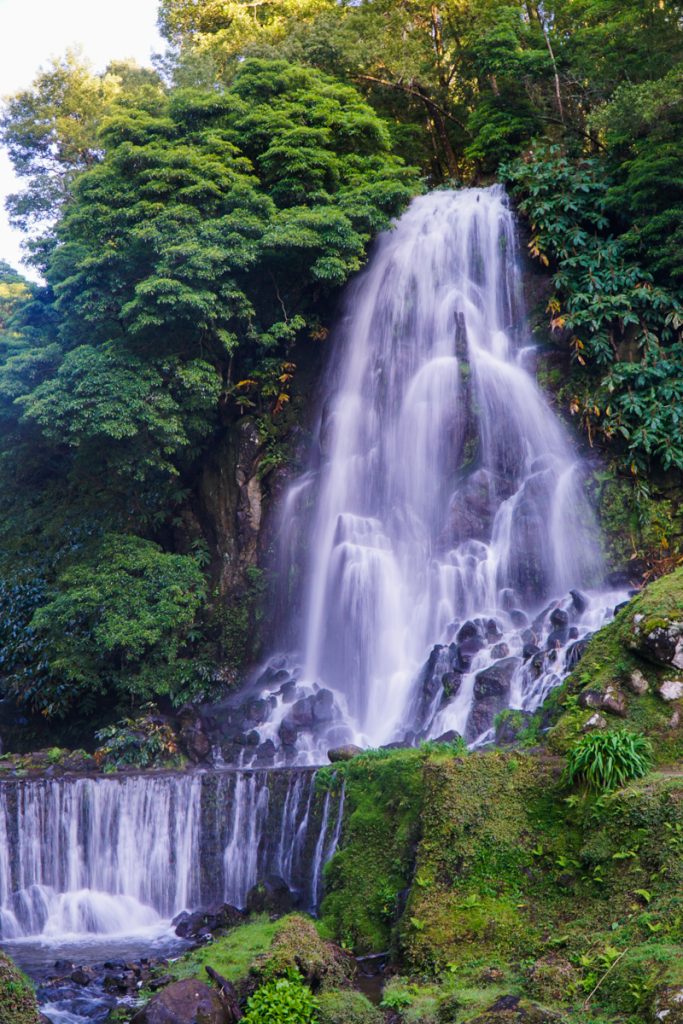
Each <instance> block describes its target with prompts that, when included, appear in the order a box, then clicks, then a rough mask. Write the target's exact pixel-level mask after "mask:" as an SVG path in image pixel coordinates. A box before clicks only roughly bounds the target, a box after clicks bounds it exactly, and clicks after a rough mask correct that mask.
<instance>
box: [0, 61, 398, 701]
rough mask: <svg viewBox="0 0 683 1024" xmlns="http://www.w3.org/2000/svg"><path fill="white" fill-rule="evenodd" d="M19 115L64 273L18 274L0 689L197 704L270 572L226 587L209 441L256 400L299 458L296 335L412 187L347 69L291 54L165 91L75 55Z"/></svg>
mask: <svg viewBox="0 0 683 1024" xmlns="http://www.w3.org/2000/svg"><path fill="white" fill-rule="evenodd" d="M1 131H2V136H3V139H4V141H5V142H6V144H7V146H8V148H9V152H10V157H11V159H12V160H13V161H14V164H15V167H16V170H17V171H18V173H19V175H20V176H22V177H23V178H24V179H25V181H26V182H27V188H26V191H25V192H24V193H22V194H21V195H20V196H19V197H15V198H14V199H13V200H12V202H11V205H12V209H13V211H14V214H13V215H14V216H15V218H16V219H17V222H19V220H21V223H23V224H28V223H31V224H37V223H38V222H42V223H43V224H46V225H47V228H46V231H45V233H44V234H43V235H42V236H38V235H36V236H35V245H34V249H35V252H34V256H35V260H36V262H37V263H38V264H39V265H40V267H41V268H42V269H43V271H44V274H45V277H46V279H47V281H48V286H47V287H45V288H42V289H37V288H34V287H32V286H31V287H29V286H27V285H26V284H25V283H24V282H23V281H22V280H21V278H20V277H18V275H16V274H14V272H13V271H11V269H10V268H7V267H5V266H4V265H3V266H2V267H0V332H1V333H0V423H1V424H2V427H3V430H2V437H1V438H0V538H1V541H2V543H1V544H0V550H1V551H2V554H1V555H0V581H1V582H0V594H1V595H2V597H1V598H0V604H1V606H2V610H3V618H2V623H3V624H2V626H0V629H1V630H2V635H3V636H5V635H6V636H7V645H6V648H5V653H4V654H3V661H2V663H1V664H0V684H1V685H2V688H3V691H4V693H5V694H9V695H10V696H13V697H14V698H16V699H17V700H18V701H21V702H22V703H23V705H24V706H25V707H27V708H30V709H32V710H34V711H39V712H41V713H42V714H43V715H45V716H47V717H55V716H62V717H65V716H66V714H67V712H69V714H73V713H74V709H75V708H76V706H78V708H79V712H80V713H81V714H83V715H86V716H87V715H88V714H89V713H90V711H91V710H92V709H93V707H94V702H95V701H96V700H98V697H99V695H102V694H105V695H106V696H105V700H104V701H102V702H100V706H102V707H104V706H107V707H108V708H109V709H110V712H111V711H113V710H114V709H115V708H116V707H118V706H119V704H121V702H122V701H124V700H125V698H130V699H132V700H133V701H141V700H146V699H148V698H149V697H153V696H155V695H158V694H167V695H169V696H170V697H171V699H172V700H183V699H184V698H185V697H186V696H191V695H193V694H199V693H201V692H204V691H205V689H206V673H205V671H204V668H203V661H204V659H206V660H207V661H208V660H211V661H214V662H215V661H216V660H218V659H220V658H224V660H225V661H226V662H227V663H228V664H229V667H230V668H232V669H235V670H236V669H237V668H241V667H242V665H243V663H244V662H245V661H246V660H247V659H248V658H249V657H250V655H251V653H253V651H254V650H255V649H256V647H257V636H256V633H257V626H258V619H259V616H260V604H261V600H262V594H263V589H264V587H263V584H262V581H261V580H260V578H259V577H258V570H253V573H251V574H249V573H247V574H246V575H245V573H244V566H240V568H239V569H238V568H236V570H235V572H234V581H233V582H234V586H233V590H232V592H231V593H230V594H229V595H228V599H227V600H225V594H224V593H223V590H224V580H223V578H222V575H221V574H222V572H223V568H222V567H223V565H224V560H223V555H222V554H220V555H219V554H218V553H217V551H216V547H217V544H218V543H219V542H220V541H219V537H220V534H221V532H225V530H226V529H227V530H230V529H232V528H233V527H232V525H231V524H230V523H227V524H226V523H224V522H223V521H222V520H221V521H220V522H215V521H214V520H215V518H216V510H215V508H214V507H213V506H212V505H211V500H212V496H211V495H209V494H207V491H206V489H205V488H206V483H205V479H204V466H205V465H206V461H207V460H208V458H209V457H210V452H211V450H212V448H213V445H212V441H214V440H217V441H218V442H219V443H220V442H224V441H225V438H226V435H229V434H230V432H231V431H233V430H234V423H235V421H236V419H237V418H238V416H239V415H240V414H241V413H243V412H244V411H245V409H246V408H250V409H253V410H254V411H255V413H256V415H257V416H259V417H260V418H261V420H262V421H263V423H262V424H261V427H260V429H259V435H260V436H261V437H262V439H263V446H264V449H265V452H264V460H263V466H262V467H261V470H260V471H261V472H262V473H263V474H266V473H267V472H268V469H269V468H273V467H274V466H275V465H277V464H279V462H281V460H282V458H283V453H282V446H281V444H280V442H279V439H278V438H277V436H276V430H277V422H276V420H277V417H281V416H282V414H283V410H284V409H285V406H286V403H287V402H288V401H289V398H290V391H291V383H292V381H293V379H294V372H295V370H296V366H295V364H294V363H293V362H292V361H291V360H290V359H289V353H290V350H291V349H292V347H293V346H294V345H295V344H297V343H299V342H301V341H303V338H304V334H305V332H306V331H307V330H309V331H312V332H315V333H316V334H317V336H324V333H325V328H324V327H323V325H322V322H321V314H322V315H323V316H324V315H326V314H328V311H329V309H330V308H331V305H332V304H331V301H330V300H331V297H332V295H333V293H334V291H335V289H337V288H338V287H339V285H341V284H342V283H343V282H344V281H345V280H346V279H347V278H348V276H349V275H350V274H351V273H353V272H354V271H356V270H357V269H358V268H359V267H360V266H361V265H362V263H363V261H364V258H365V252H366V248H367V245H368V243H369V242H370V240H371V238H372V237H373V235H374V234H375V233H376V232H377V231H378V230H379V229H380V228H381V227H383V226H384V225H385V224H386V223H387V222H388V220H389V218H390V217H391V216H393V215H394V214H395V213H397V212H398V211H399V210H400V209H401V208H402V206H403V205H404V204H405V202H406V201H407V200H408V199H409V198H410V196H411V195H412V194H413V193H414V191H415V190H416V189H417V187H418V183H417V181H416V177H415V174H414V172H413V171H411V170H409V169H406V168H405V166H404V165H403V163H402V162H401V160H400V159H399V158H398V157H396V156H395V155H394V154H393V153H392V152H391V141H390V137H389V132H388V130H387V127H386V125H385V124H384V123H383V121H382V120H381V119H380V118H379V117H378V116H377V114H376V113H375V112H374V111H373V110H372V109H371V107H369V106H368V104H367V103H365V101H364V100H363V99H362V97H361V96H360V95H359V93H358V92H357V91H356V90H355V89H354V88H353V87H352V86H350V85H347V84H342V83H340V82H338V81H336V80H334V79H333V78H331V77H330V76H328V75H325V74H323V73H321V72H319V71H317V70H314V69H312V68H307V67H300V66H296V65H293V64H291V63H286V62H284V61H282V60H276V61H273V60H271V61H264V60H253V59H252V60H248V61H240V62H239V67H238V68H236V69H235V74H234V76H233V77H232V78H231V80H230V82H229V83H225V84H224V85H221V86H220V87H218V88H215V87H214V85H211V86H210V87H208V88H206V87H204V88H173V89H170V90H168V89H166V88H164V87H163V86H162V84H161V81H160V79H159V78H158V76H156V75H155V74H154V73H152V72H146V71H142V70H141V69H136V68H134V67H132V66H127V65H117V66H116V67H112V68H110V69H109V70H108V71H107V72H106V73H105V74H104V75H102V76H97V75H94V74H93V73H92V72H91V71H90V70H89V69H88V68H87V67H85V66H84V65H83V64H82V63H81V62H80V60H79V59H78V58H77V57H74V56H73V55H67V57H66V58H65V59H64V60H63V61H61V62H57V63H55V64H54V65H52V66H51V67H50V68H48V70H47V71H45V72H41V74H40V75H39V76H38V78H37V80H36V82H35V83H34V86H33V88H32V89H30V90H27V91H25V92H24V93H21V94H20V95H18V96H16V97H14V98H13V99H12V100H10V101H9V103H8V105H7V107H6V110H5V114H4V120H3V122H2V128H1ZM32 244H33V243H32ZM228 475H229V474H228ZM207 506H208V507H207ZM234 528H235V529H236V527H234ZM193 551H194V552H200V553H201V554H202V556H203V562H202V564H201V566H200V564H199V560H198V559H194V558H193V557H191V556H190V554H188V552H193ZM245 561H247V562H248V560H245ZM240 573H241V574H242V577H243V578H242V579H240V578H239V576H240ZM210 574H211V575H212V576H213V577H214V578H213V579H211V580H209V579H208V577H209V575H210ZM216 576H218V577H219V578H216ZM31 578H36V579H37V580H40V581H41V582H40V584H36V586H39V587H41V588H42V590H41V592H40V594H36V595H34V596H33V597H30V595H29V594H28V592H27V591H26V592H25V593H24V592H23V591H21V590H20V589H19V590H18V589H17V587H19V588H22V587H23V588H25V587H26V584H25V582H24V581H25V580H28V579H31ZM210 584H213V586H210ZM22 594H23V596H22ZM209 594H211V595H212V597H211V602H212V607H209V608H207V603H208V600H209V597H208V595H209ZM214 595H216V596H215V597H214ZM213 605H215V609H216V610H214V608H213ZM224 608H225V609H226V610H225V614H224V616H223V609H224ZM5 609H7V613H6V614H4V612H5ZM200 609H201V610H202V614H201V615H200V614H199V613H200ZM223 617H224V618H225V622H224V623H223V622H222V621H221V620H222V618H223ZM193 654H194V659H193V657H192V655H193ZM121 706H122V707H123V705H121Z"/></svg>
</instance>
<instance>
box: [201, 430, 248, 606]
mask: <svg viewBox="0 0 683 1024" xmlns="http://www.w3.org/2000/svg"><path fill="white" fill-rule="evenodd" d="M261 453H262V442H261V439H260V437H259V432H258V429H257V427H256V424H255V422H254V421H253V420H252V419H251V418H250V417H245V418H244V419H242V420H240V422H239V423H237V424H236V425H235V426H234V427H232V428H230V429H228V430H226V432H225V434H224V435H223V437H222V438H221V440H220V441H219V442H218V443H217V444H216V446H215V449H214V450H213V452H212V455H211V458H209V459H208V460H207V462H206V463H205V466H204V470H203V473H202V477H201V480H200V482H199V488H198V497H197V505H196V508H195V516H196V519H197V520H198V522H199V525H200V529H201V532H202V533H203V535H204V537H205V539H206V541H207V542H208V545H209V549H210V551H211V553H212V563H211V570H212V575H213V577H214V578H215V579H216V581H217V582H218V585H219V588H220V591H221V594H223V595H229V594H230V593H231V592H232V591H234V589H235V588H236V587H238V586H239V584H240V583H241V582H242V580H243V576H244V571H245V569H247V568H248V567H249V566H252V565H256V561H257V555H258V547H259V534H260V530H261V523H262V519H263V492H262V486H261V481H260V477H259V472H258V470H259V463H260V460H261Z"/></svg>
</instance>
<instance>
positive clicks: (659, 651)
mask: <svg viewBox="0 0 683 1024" xmlns="http://www.w3.org/2000/svg"><path fill="white" fill-rule="evenodd" d="M679 663H680V665H681V666H683V569H677V570H676V571H675V572H672V573H670V574H669V575H667V576H662V577H661V578H660V579H658V580H655V581H654V582H653V583H651V584H649V586H647V587H645V589H644V590H642V591H641V593H639V594H638V595H637V596H636V597H634V598H633V599H632V600H631V601H629V602H628V604H626V605H625V606H624V607H623V608H621V609H620V611H619V612H618V613H617V615H616V616H615V618H614V620H613V621H612V622H611V623H609V625H607V626H605V627H603V629H601V630H599V631H598V632H597V633H596V634H595V635H594V636H593V637H592V638H591V640H590V642H589V643H588V645H587V647H586V650H585V653H584V655H583V657H582V658H581V661H580V662H579V664H578V665H577V667H576V668H575V670H574V671H573V672H572V673H571V675H570V676H569V677H568V679H567V680H566V681H565V683H564V684H563V686H561V687H559V688H558V689H557V690H555V691H553V692H552V693H551V695H550V697H549V699H548V700H547V701H546V704H545V706H544V707H543V709H541V711H539V712H538V713H537V714H536V715H535V716H534V724H544V725H545V726H547V725H550V726H551V728H550V731H549V732H548V733H547V734H546V737H545V741H546V743H547V745H548V747H549V749H550V750H551V751H553V752H556V753H560V754H563V753H566V751H567V750H568V749H569V747H570V746H571V745H572V743H573V742H574V741H575V740H576V739H577V738H578V737H579V736H580V735H581V734H582V733H583V732H585V731H586V730H587V729H588V728H590V725H591V722H592V721H593V722H595V721H597V720H598V719H599V720H601V721H600V724H601V727H602V728H607V729H611V728H617V727H619V725H620V724H621V723H620V720H621V722H624V721H625V722H626V723H627V724H628V725H629V726H630V727H631V728H632V729H633V730H634V731H637V732H643V733H645V734H647V735H648V736H649V737H650V738H651V739H652V741H653V746H654V752H655V758H656V760H657V762H658V763H660V764H672V763H677V762H679V761H680V760H681V759H682V758H683V697H682V696H678V693H679V689H680V691H681V693H683V686H680V687H679V683H681V682H683V667H679Z"/></svg>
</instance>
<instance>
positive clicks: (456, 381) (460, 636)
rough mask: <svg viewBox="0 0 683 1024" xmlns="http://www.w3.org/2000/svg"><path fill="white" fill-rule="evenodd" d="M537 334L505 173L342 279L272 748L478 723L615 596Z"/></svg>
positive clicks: (452, 196) (440, 207)
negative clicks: (606, 582)
mask: <svg viewBox="0 0 683 1024" xmlns="http://www.w3.org/2000/svg"><path fill="white" fill-rule="evenodd" d="M532 350H533V346H532V345H531V344H530V339H529V337H528V333H527V327H526V323H525V311H524V303H523V297H522V287H521V274H520V268H519V261H518V253H517V234H516V227H515V222H514V217H513V214H512V212H511V210H510V208H509V206H508V203H507V199H506V195H505V192H504V190H503V188H502V187H500V186H494V187H492V188H487V189H465V190H463V191H459V192H449V191H436V192H432V193H431V194H429V195H426V196H423V197H420V198H418V199H416V200H414V202H413V203H412V205H411V206H410V208H409V209H408V210H407V212H406V213H405V214H404V215H403V216H402V217H401V218H400V219H399V220H398V221H397V223H396V224H395V225H394V227H393V229H392V230H390V231H388V232H385V233H384V234H383V235H381V236H380V238H379V239H378V241H377V242H376V244H375V246H374V249H373V252H372V254H371V259H370V262H369V265H368V268H367V270H366V271H365V272H364V273H363V274H361V275H360V276H359V278H358V279H357V281H356V282H355V283H354V284H353V285H352V286H351V287H350V289H349V291H348V295H347V298H346V302H345V306H344V312H343V316H342V318H341V322H340V324H339V325H338V328H337V330H336V333H335V338H334V341H333V351H332V353H331V358H330V366H329V372H328V376H327V379H326V381H325V382H324V387H323V390H324V393H325V401H324V407H323V409H322V412H321V415H320V419H319V423H318V429H317V433H316V442H315V444H314V446H313V451H312V453H311V458H310V465H309V467H308V468H307V470H306V472H305V474H303V475H302V477H301V478H300V479H299V480H297V481H296V482H295V483H294V484H293V486H292V487H291V489H290V492H289V495H288V496H287V498H286V501H285V502H284V508H285V512H286V514H285V516H284V521H283V526H282V537H283V544H282V557H281V561H280V565H279V573H278V575H279V577H280V578H281V579H282V580H283V581H285V585H287V584H288V582H289V580H290V579H292V578H294V577H295V576H296V570H297V569H299V568H300V564H301V562H303V585H302V587H301V597H300V599H299V602H298V603H297V602H296V601H294V600H293V599H292V598H291V597H285V598H283V597H282V595H280V597H279V599H278V607H285V606H286V605H287V603H288V601H289V602H290V603H292V604H293V605H294V607H295V608H296V609H297V611H296V613H295V615H294V616H293V619H294V620H295V621H294V622H293V624H292V628H290V635H292V636H293V637H294V640H293V642H292V649H290V651H289V652H285V655H284V658H283V656H282V654H280V655H279V656H278V657H277V658H273V659H272V660H271V663H270V666H266V668H265V671H263V670H262V674H261V677H260V681H261V682H264V683H265V684H267V685H266V687H265V689H264V690H263V694H264V695H265V694H267V695H269V696H270V698H271V700H272V697H273V695H275V697H276V698H278V699H280V697H281V695H283V694H285V692H286V691H285V688H284V687H281V688H280V690H277V689H276V688H274V687H273V685H272V684H271V685H270V688H269V687H268V684H269V683H270V680H271V679H273V678H274V679H275V680H276V681H279V680H281V678H282V676H283V674H284V675H285V676H288V682H287V684H286V685H287V686H289V687H290V689H289V691H287V700H288V701H290V702H291V700H292V690H291V686H292V685H293V684H295V685H296V687H297V689H296V692H295V694H294V697H295V698H296V697H298V705H297V707H300V708H301V711H296V712H295V713H293V712H292V711H291V710H288V706H287V703H286V701H285V698H284V696H283V697H282V702H281V703H280V704H279V705H278V707H277V709H276V710H275V711H274V712H273V714H272V716H271V720H270V723H269V724H268V725H266V726H265V727H264V728H262V730H261V737H262V738H263V737H268V738H269V739H270V740H272V741H273V742H275V743H276V744H278V743H280V748H279V749H280V756H284V757H285V758H289V759H290V760H292V759H298V760H299V761H301V762H307V761H308V762H313V763H314V762H315V761H316V760H318V761H319V760H320V759H321V757H324V754H325V752H326V750H327V747H328V746H330V745H333V744H334V743H335V742H347V741H353V742H357V743H361V744H363V745H372V746H377V745H381V744H385V743H387V742H390V741H407V742H414V741H415V740H416V739H417V738H420V737H428V736H438V735H440V734H441V733H445V732H448V731H449V730H455V731H458V732H459V733H461V734H462V735H464V736H465V737H466V738H467V739H468V740H469V741H470V742H471V743H478V742H482V741H483V740H485V739H486V738H488V736H490V735H491V729H492V724H493V718H494V715H495V714H496V713H497V712H498V711H500V710H501V709H502V708H505V707H508V706H513V707H518V708H523V709H526V710H533V708H535V707H536V706H538V704H539V703H540V701H541V700H542V699H543V698H544V696H545V695H546V693H547V692H548V690H549V689H550V688H551V687H552V686H555V685H557V683H558V682H560V680H561V679H562V678H563V676H564V675H565V674H566V671H567V665H568V659H571V657H575V656H576V650H577V648H576V645H577V643H580V642H581V639H582V638H583V637H584V636H585V635H586V634H587V633H588V632H590V631H592V630H593V629H595V628H596V627H597V626H599V625H601V624H602V623H603V622H604V621H605V620H606V619H607V618H608V617H609V616H610V614H611V613H612V610H613V607H614V604H615V603H616V602H617V600H618V599H619V598H620V595H616V594H610V593H603V591H602V588H601V585H602V579H603V568H602V563H601V555H600V550H599V545H598V543H597V538H598V529H597V525H596V521H595V518H594V515H593V513H592V511H591V508H590V506H589V503H588V502H587V500H586V497H585V493H584V471H583V466H582V464H581V460H580V459H579V458H578V457H577V455H576V453H575V452H574V450H573V448H572V445H571V443H570V440H569V437H568V434H567V432H566V431H565V429H564V427H563V425H562V423H561V422H560V420H559V419H558V418H557V416H556V415H555V414H554V412H553V411H552V409H551V408H550V406H549V404H548V402H547V400H546V398H545V396H544V395H543V393H542V392H541V390H540V389H539V387H538V385H537V384H536V381H535V379H534V377H533V376H532V375H531V374H530V373H529V371H528V369H527V364H528V363H529V356H530V352H531V351H532ZM311 506H313V512H312V516H311V515H310V514H309V515H308V518H307V516H306V510H307V509H309V508H310V507H311ZM293 524H296V525H297V526H298V528H299V530H300V533H301V537H300V540H299V546H298V548H297V546H296V545H295V544H294V543H293V540H292V528H293ZM304 551H305V553H303V552H304ZM297 559H298V562H297ZM299 607H300V608H301V609H303V610H302V612H300V611H299ZM298 623H301V626H300V628H297V625H298ZM430 652H431V654H430ZM572 652H574V653H573V654H572ZM436 662H438V663H439V664H438V671H437V667H436ZM430 665H431V668H430ZM273 666H274V667H273ZM283 666H284V668H283ZM275 669H277V672H276V671H275ZM322 693H327V694H328V705H327V706H328V707H329V706H331V707H332V711H331V712H329V713H328V712H326V716H319V717H316V708H317V706H318V705H317V704H316V703H314V704H312V705H310V707H311V708H312V712H311V714H309V712H308V711H307V710H306V708H305V707H304V706H303V705H304V703H305V701H306V700H309V701H313V702H319V703H320V702H321V701H322V697H321V694H322ZM302 723H303V724H302Z"/></svg>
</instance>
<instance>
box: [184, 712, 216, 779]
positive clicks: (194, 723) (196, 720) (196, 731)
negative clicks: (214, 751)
mask: <svg viewBox="0 0 683 1024" xmlns="http://www.w3.org/2000/svg"><path fill="white" fill-rule="evenodd" d="M178 736H179V739H180V746H181V747H182V749H183V751H184V752H185V754H187V756H188V758H189V759H190V761H193V762H194V763H195V764H201V763H204V762H207V761H209V760H210V757H211V740H210V739H209V737H208V736H207V735H206V732H205V730H204V723H203V722H202V719H201V716H200V714H199V712H198V711H197V709H196V708H195V707H194V706H193V705H192V704H186V705H185V706H184V707H182V708H181V709H180V711H179V712H178Z"/></svg>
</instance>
